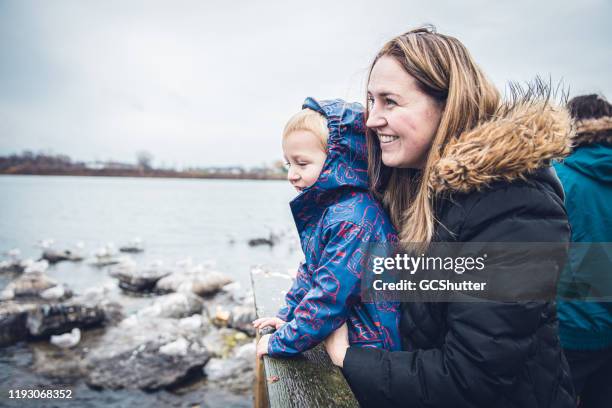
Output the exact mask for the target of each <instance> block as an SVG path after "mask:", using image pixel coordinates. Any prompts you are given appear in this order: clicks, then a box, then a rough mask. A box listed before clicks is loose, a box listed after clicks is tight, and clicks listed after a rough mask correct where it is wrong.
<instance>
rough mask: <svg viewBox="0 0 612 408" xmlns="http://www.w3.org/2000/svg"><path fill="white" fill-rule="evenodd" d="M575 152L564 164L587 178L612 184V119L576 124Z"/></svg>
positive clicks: (583, 121) (582, 121)
mask: <svg viewBox="0 0 612 408" xmlns="http://www.w3.org/2000/svg"><path fill="white" fill-rule="evenodd" d="M573 142H574V145H575V150H574V151H573V153H572V154H571V155H570V156H569V157H568V158H566V159H565V160H564V161H563V162H564V163H565V165H567V166H568V167H571V168H572V169H574V170H576V171H577V172H580V173H582V174H584V175H586V176H589V177H591V178H594V179H596V180H601V181H603V182H606V183H612V117H609V116H605V117H602V118H598V119H586V120H581V121H578V122H576V136H574V138H573Z"/></svg>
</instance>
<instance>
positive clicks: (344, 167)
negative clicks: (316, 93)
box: [302, 98, 368, 191]
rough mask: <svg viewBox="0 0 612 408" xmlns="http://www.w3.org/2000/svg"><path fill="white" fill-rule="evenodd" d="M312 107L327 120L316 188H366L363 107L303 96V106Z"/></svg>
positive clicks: (337, 100) (366, 163)
mask: <svg viewBox="0 0 612 408" xmlns="http://www.w3.org/2000/svg"><path fill="white" fill-rule="evenodd" d="M306 108H307V109H312V110H314V111H315V112H318V113H320V114H322V115H323V116H324V117H325V120H326V121H327V128H328V130H329V137H328V139H327V159H326V160H325V164H324V165H323V169H321V174H320V175H319V178H318V179H317V182H316V183H315V184H314V185H313V186H311V188H312V189H317V190H320V191H321V190H335V189H337V188H339V187H343V186H352V187H358V188H364V189H367V188H368V162H367V148H366V140H365V125H364V123H363V107H362V106H361V105H360V104H358V103H348V102H345V101H343V100H342V99H333V100H324V101H317V100H315V99H314V98H306V100H305V101H304V104H303V105H302V109H306Z"/></svg>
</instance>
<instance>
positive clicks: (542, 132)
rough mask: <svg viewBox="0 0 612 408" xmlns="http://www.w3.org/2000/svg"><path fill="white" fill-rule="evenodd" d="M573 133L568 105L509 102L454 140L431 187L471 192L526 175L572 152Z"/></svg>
mask: <svg viewBox="0 0 612 408" xmlns="http://www.w3.org/2000/svg"><path fill="white" fill-rule="evenodd" d="M572 137H573V130H572V121H571V118H570V115H569V112H568V111H567V110H566V109H564V108H560V107H556V106H553V105H552V104H550V103H549V102H547V101H529V100H523V101H519V102H515V103H509V104H507V105H504V106H502V108H500V109H499V110H498V113H497V114H496V115H495V117H494V118H492V119H490V120H488V121H486V122H483V123H481V124H480V125H478V126H477V127H475V128H474V129H471V130H469V131H466V132H464V133H462V134H461V135H459V137H457V138H455V139H454V140H452V141H451V142H449V144H448V145H447V146H446V148H445V149H444V152H443V154H442V157H441V158H440V159H439V160H438V162H437V163H436V164H435V165H434V166H433V168H432V171H431V173H430V177H429V180H428V183H429V187H430V189H431V191H432V192H433V193H434V194H441V193H450V192H463V193H466V192H469V191H472V190H478V189H481V188H483V187H485V186H487V185H489V184H490V183H492V182H495V181H508V182H510V181H513V180H516V179H525V178H526V176H527V175H528V174H530V173H533V172H535V171H536V170H538V169H540V168H544V167H548V166H550V164H551V162H552V160H554V159H560V158H563V157H565V156H566V155H568V154H569V153H570V151H571V146H572Z"/></svg>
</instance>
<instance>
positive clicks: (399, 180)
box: [366, 26, 500, 249]
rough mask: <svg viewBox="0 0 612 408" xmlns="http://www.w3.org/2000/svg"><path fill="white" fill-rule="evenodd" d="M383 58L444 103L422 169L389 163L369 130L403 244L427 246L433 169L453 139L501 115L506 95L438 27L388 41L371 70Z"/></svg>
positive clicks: (373, 166) (371, 151) (376, 178)
mask: <svg viewBox="0 0 612 408" xmlns="http://www.w3.org/2000/svg"><path fill="white" fill-rule="evenodd" d="M383 56H389V57H392V58H394V59H395V60H396V61H397V62H399V63H400V65H401V66H402V67H403V68H404V69H405V70H406V72H407V73H408V74H409V75H411V76H412V77H414V78H415V79H416V81H417V84H418V86H419V88H420V89H421V91H423V92H424V93H426V94H427V95H429V96H430V97H432V98H434V99H435V100H436V101H438V102H439V103H440V105H441V106H443V112H442V117H441V120H440V125H439V126H438V129H437V131H436V134H435V136H434V138H433V141H432V144H431V148H430V150H429V152H428V154H427V159H426V162H425V165H424V167H423V169H422V170H421V171H416V170H414V169H402V168H390V167H387V166H385V165H384V164H383V163H382V159H381V150H380V146H379V143H378V139H377V137H376V135H375V133H374V132H373V131H372V130H370V129H368V131H367V143H368V173H369V178H370V186H371V188H372V190H373V191H374V192H375V194H377V196H378V198H379V199H381V200H382V202H383V204H384V205H385V207H386V208H387V210H388V211H389V213H390V216H391V220H392V222H393V223H394V224H395V226H396V227H397V229H398V231H399V234H400V240H401V242H402V243H404V244H406V245H407V246H408V247H411V248H413V249H424V248H426V247H427V246H428V245H429V243H430V242H431V240H432V238H433V236H434V231H435V222H436V220H435V213H434V196H433V192H432V191H430V190H429V186H428V183H427V180H428V179H429V174H430V172H431V168H432V166H433V164H435V163H436V162H437V161H438V160H439V159H440V157H442V156H443V154H444V149H445V147H446V146H447V144H448V142H449V141H450V140H451V139H452V138H456V137H458V136H459V135H460V134H461V133H462V132H465V131H466V130H469V129H472V128H474V127H475V126H476V125H477V124H479V123H480V122H482V121H485V120H487V119H489V118H491V117H492V116H493V115H494V114H495V112H496V110H497V108H498V106H499V104H500V95H499V92H498V90H497V88H496V87H495V86H494V85H493V84H492V83H491V82H490V81H489V80H488V79H487V78H486V77H485V75H484V74H483V72H482V71H481V70H480V68H479V67H478V66H477V65H476V63H475V62H474V60H473V59H472V57H471V56H470V53H469V52H468V50H467V49H466V48H465V46H464V45H463V44H462V43H461V42H460V41H459V40H457V39H456V38H453V37H450V36H447V35H442V34H438V33H436V32H435V28H434V27H432V26H428V27H422V28H418V29H415V30H411V31H408V32H407V33H404V34H402V35H399V36H397V37H395V38H393V39H392V40H391V41H389V42H388V43H386V44H385V45H384V46H383V47H382V49H381V50H380V52H379V53H378V55H377V56H376V58H375V59H374V61H373V63H372V65H371V67H370V74H371V73H372V68H373V67H374V64H376V62H377V61H378V59H379V58H381V57H383ZM368 82H369V76H368ZM366 114H367V112H366Z"/></svg>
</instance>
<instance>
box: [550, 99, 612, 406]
mask: <svg viewBox="0 0 612 408" xmlns="http://www.w3.org/2000/svg"><path fill="white" fill-rule="evenodd" d="M568 108H569V111H570V113H571V115H572V117H573V119H574V120H575V121H576V122H575V127H576V136H575V137H574V139H573V144H574V150H573V152H572V154H571V155H570V156H569V157H567V158H566V159H565V160H564V161H563V162H559V163H555V165H554V166H555V170H556V171H557V175H558V176H559V179H560V180H561V183H562V184H563V188H564V189H565V206H566V208H567V213H568V217H569V221H570V225H571V227H572V241H573V242H587V243H610V242H612V207H611V205H612V106H611V105H610V103H608V102H607V101H606V100H605V99H604V98H602V97H600V96H598V95H583V96H578V97H575V98H573V99H572V100H571V101H570V102H569V103H568ZM595 245H597V244H595ZM603 245H606V244H603ZM607 245H610V244H607ZM608 248H609V247H608ZM581 249H583V247H576V248H573V249H572V251H570V258H569V262H570V264H571V269H566V274H564V276H562V279H561V283H563V282H564V281H575V282H587V283H588V282H589V281H591V280H592V279H590V278H589V276H593V275H592V272H593V271H594V270H593V268H597V266H596V264H595V265H594V263H595V262H598V260H597V259H596V258H598V256H593V253H589V252H587V253H586V254H584V253H583V252H584V251H582V250H581ZM569 270H571V275H572V276H568V275H567V271H569ZM605 272H606V273H607V276H605V277H604V278H603V279H604V281H597V282H590V284H592V285H593V286H595V289H596V290H598V291H600V292H601V293H602V294H604V295H605V294H606V292H607V295H608V296H609V295H610V293H611V289H610V288H612V273H611V272H612V271H610V270H607V271H605ZM600 278H601V277H600ZM599 280H601V279H599ZM560 294H561V295H562V293H560ZM592 300H593V299H590V300H588V299H587V300H584V301H570V300H563V297H562V298H561V299H560V300H559V301H558V303H557V309H558V315H559V337H560V339H561V344H562V346H563V349H564V352H565V355H566V357H567V360H568V362H569V365H570V371H571V375H572V379H573V382H574V388H575V389H576V394H578V395H579V396H580V400H581V405H580V406H581V407H583V408H589V407H609V406H612V303H610V302H607V303H606V302H597V301H592Z"/></svg>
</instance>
